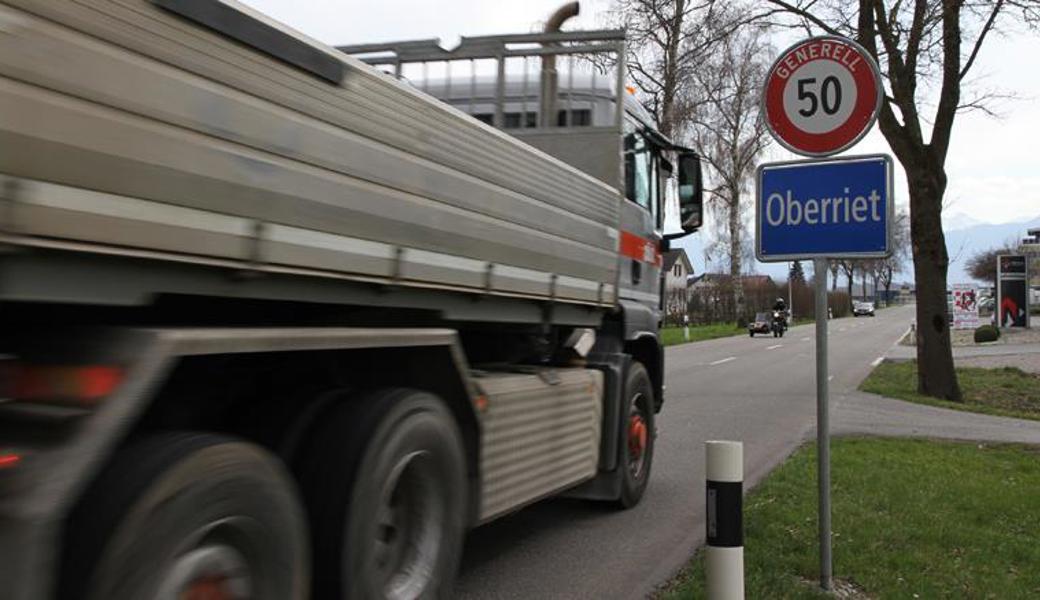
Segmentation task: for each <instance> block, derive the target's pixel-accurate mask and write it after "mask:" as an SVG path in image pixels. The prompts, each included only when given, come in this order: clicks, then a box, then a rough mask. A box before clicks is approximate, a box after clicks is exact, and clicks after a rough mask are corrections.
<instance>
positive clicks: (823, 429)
mask: <svg viewBox="0 0 1040 600" xmlns="http://www.w3.org/2000/svg"><path fill="white" fill-rule="evenodd" d="M813 271H814V273H813V274H814V275H815V277H816V473H817V480H818V481H817V483H818V484H819V488H820V489H819V492H820V501H819V529H820V531H819V533H820V587H822V588H823V589H825V590H827V591H830V590H831V423H830V412H829V410H828V409H829V407H828V404H827V402H828V398H827V377H828V375H827V259H826V258H817V259H815V260H814V262H813Z"/></svg>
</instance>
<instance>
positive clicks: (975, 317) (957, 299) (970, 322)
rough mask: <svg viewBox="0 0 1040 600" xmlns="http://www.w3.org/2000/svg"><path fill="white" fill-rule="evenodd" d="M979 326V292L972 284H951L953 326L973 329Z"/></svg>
mask: <svg viewBox="0 0 1040 600" xmlns="http://www.w3.org/2000/svg"><path fill="white" fill-rule="evenodd" d="M978 326H979V292H978V290H977V289H976V288H975V286H974V285H970V284H955V285H954V286H953V328H954V329H975V328H976V327H978Z"/></svg>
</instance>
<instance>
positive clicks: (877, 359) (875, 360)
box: [870, 356, 885, 367]
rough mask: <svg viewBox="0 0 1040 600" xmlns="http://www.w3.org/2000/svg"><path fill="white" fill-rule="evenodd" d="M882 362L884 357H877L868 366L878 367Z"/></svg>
mask: <svg viewBox="0 0 1040 600" xmlns="http://www.w3.org/2000/svg"><path fill="white" fill-rule="evenodd" d="M883 360H885V357H884V356H879V357H877V358H875V359H874V360H873V362H871V363H870V366H872V367H876V366H878V365H880V364H881V361H883Z"/></svg>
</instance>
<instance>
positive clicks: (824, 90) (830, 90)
mask: <svg viewBox="0 0 1040 600" xmlns="http://www.w3.org/2000/svg"><path fill="white" fill-rule="evenodd" d="M881 89H882V88H881V75H880V72H879V71H878V67H877V63H875V62H874V60H873V59H872V58H871V57H870V55H869V54H868V53H867V51H866V50H864V49H863V47H862V46H860V45H859V44H857V43H855V42H853V41H852V40H850V39H847V38H842V37H837V36H820V37H813V38H809V39H807V40H804V41H801V42H798V43H797V44H795V45H794V46H791V47H790V48H788V49H787V50H786V51H784V52H783V53H782V54H781V55H780V57H779V58H777V59H776V62H774V63H773V66H772V67H771V68H770V69H769V74H768V75H767V77H766V83H765V85H764V86H763V91H762V100H763V106H764V107H765V114H766V124H767V125H768V127H769V130H770V132H771V133H772V134H773V137H775V138H776V139H777V141H779V142H780V143H781V144H782V145H783V146H784V147H786V148H787V149H788V150H791V151H792V152H797V153H798V154H803V155H805V156H829V155H831V154H836V153H838V152H841V151H842V150H845V149H846V148H849V147H850V146H852V145H853V144H855V143H856V142H857V141H859V139H860V138H861V137H863V136H864V135H865V134H866V133H867V131H869V130H870V128H871V126H872V125H873V124H874V119H875V118H876V117H877V113H878V109H879V108H880V106H881Z"/></svg>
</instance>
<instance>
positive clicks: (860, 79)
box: [764, 36, 880, 155]
mask: <svg viewBox="0 0 1040 600" xmlns="http://www.w3.org/2000/svg"><path fill="white" fill-rule="evenodd" d="M822 42H830V43H832V44H840V45H842V46H844V47H845V48H847V49H848V50H849V51H851V52H853V53H854V54H855V55H856V56H857V57H858V58H859V59H860V60H861V62H862V63H863V66H864V67H866V68H861V69H859V70H857V71H851V70H849V69H848V67H847V66H846V65H845V64H843V63H841V62H839V61H835V60H834V59H832V58H830V57H817V58H814V59H812V60H831V61H834V62H836V63H838V64H839V65H841V66H842V67H843V68H845V69H846V70H847V71H848V72H849V73H850V74H851V75H852V77H853V79H854V80H855V82H856V105H855V106H854V107H853V109H852V112H851V113H850V114H849V117H848V119H846V120H845V122H844V123H842V124H841V125H839V126H838V127H836V128H835V129H832V130H831V131H828V132H826V133H809V132H807V131H805V130H803V129H800V128H798V127H797V126H796V125H795V124H794V123H792V122H791V120H790V119H789V118H788V117H787V115H786V114H785V113H784V109H783V105H784V102H783V94H784V86H785V85H786V83H787V79H789V78H790V77H791V76H793V75H794V72H792V73H791V74H790V75H789V76H788V77H787V78H781V77H780V75H779V74H778V73H777V71H778V70H779V68H780V67H781V66H783V64H784V59H785V58H787V57H788V56H790V55H792V54H794V53H795V52H797V51H798V50H801V49H803V48H805V47H806V46H808V45H810V44H819V43H822ZM807 62H808V61H807ZM802 64H805V63H802ZM800 66H801V65H799V67H800ZM796 70H797V69H796ZM879 89H880V81H879V79H878V74H877V67H876V65H875V64H874V60H873V59H872V58H871V57H870V56H869V55H868V54H867V53H866V52H865V51H864V50H863V49H862V48H860V47H859V45H858V44H855V43H853V42H851V40H846V39H842V38H838V37H832V36H821V37H815V38H810V39H808V40H804V41H802V42H800V43H798V44H795V45H794V46H792V47H790V48H788V49H787V51H786V52H784V53H783V54H781V55H780V57H779V58H778V59H777V60H776V62H774V63H773V66H772V67H771V68H770V70H769V74H768V76H767V78H766V86H765V94H764V99H765V113H766V115H765V116H766V122H767V123H768V125H769V128H770V130H772V132H773V135H775V136H776V137H777V139H778V140H780V142H781V143H783V144H784V145H785V146H787V147H788V148H790V149H791V150H793V151H795V152H801V153H805V154H812V155H823V154H832V153H835V152H838V151H840V150H843V149H845V148H846V147H848V146H850V145H851V144H853V143H854V142H855V141H856V140H857V139H859V137H860V136H862V135H863V134H864V133H866V130H867V129H869V128H870V126H871V125H872V124H873V122H874V118H875V116H876V115H877V111H878V108H879V107H880V102H879V100H880V98H879V96H880V94H879V93H878V90H879ZM864 91H867V93H864Z"/></svg>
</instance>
